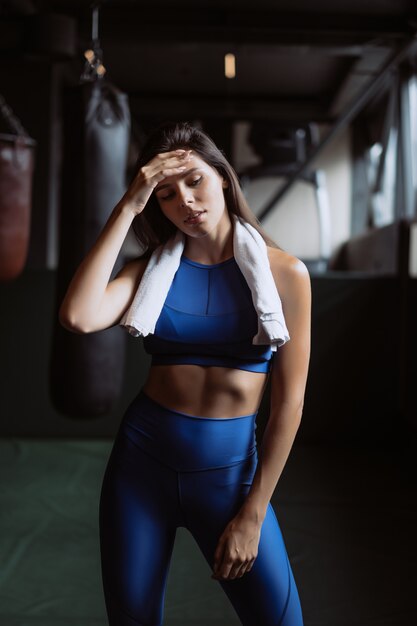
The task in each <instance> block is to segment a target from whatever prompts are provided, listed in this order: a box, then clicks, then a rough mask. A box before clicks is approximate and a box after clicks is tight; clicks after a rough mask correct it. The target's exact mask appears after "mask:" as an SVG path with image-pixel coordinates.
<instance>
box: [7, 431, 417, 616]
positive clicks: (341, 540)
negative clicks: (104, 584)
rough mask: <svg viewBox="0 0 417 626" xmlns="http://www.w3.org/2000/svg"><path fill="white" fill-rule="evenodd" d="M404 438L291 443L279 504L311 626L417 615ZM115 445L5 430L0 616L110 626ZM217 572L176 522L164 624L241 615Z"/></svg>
mask: <svg viewBox="0 0 417 626" xmlns="http://www.w3.org/2000/svg"><path fill="white" fill-rule="evenodd" d="M398 441H400V439H399V440H398ZM401 441H402V443H401V444H400V443H398V442H396V441H390V442H388V441H387V442H386V443H381V442H376V443H375V446H374V449H370V446H369V443H368V444H367V445H366V446H363V447H358V446H352V445H345V446H336V445H335V444H333V443H332V444H320V445H316V444H304V443H302V444H299V443H297V442H296V443H295V445H294V447H293V449H292V452H291V455H290V458H289V460H288V462H287V465H286V467H285V470H284V473H283V474H282V476H281V479H280V481H279V483H278V486H277V489H276V491H275V494H274V496H273V499H272V504H273V506H274V509H275V511H276V513H277V517H278V520H279V522H280V525H281V528H282V531H283V534H284V538H285V541H286V545H287V549H288V553H289V556H290V560H291V562H292V566H293V570H294V574H295V577H296V580H297V584H298V587H299V593H300V597H301V601H302V606H303V611H304V618H305V625H306V626H345V625H346V626H378V625H381V626H382V625H383V626H412V625H413V624H414V623H415V621H414V620H415V589H416V586H417V574H416V565H417V563H416V560H417V559H416V556H417V554H416V539H415V529H416V528H417V504H416V498H415V493H416V486H417V475H416V471H415V467H414V466H413V464H414V460H415V458H416V456H415V452H416V448H415V446H414V443H412V442H411V440H410V439H409V438H407V437H405V438H404V437H402V438H401ZM111 445H112V440H110V439H100V440H92V439H71V440H64V439H42V440H33V439H24V438H3V439H1V440H0V466H1V470H2V471H1V474H0V477H1V478H0V481H1V493H2V505H1V514H0V534H1V537H2V541H1V553H0V557H1V563H2V567H1V573H0V623H1V624H4V625H7V626H32V625H33V626H35V625H39V626H40V625H42V626H67V625H71V626H106V624H107V620H106V613H105V606H104V600H103V595H102V589H101V574H100V561H99V543H98V501H99V493H100V486H101V480H102V476H103V472H104V469H105V464H106V461H107V458H108V455H109V453H110V449H111ZM413 467H414V469H413ZM210 573H211V571H210V568H209V566H208V564H207V563H206V561H205V560H204V558H203V557H202V555H201V554H200V552H199V549H198V547H197V544H196V543H195V542H194V540H193V538H192V536H191V535H190V534H189V533H188V531H187V530H185V529H183V528H180V529H178V531H177V539H176V544H175V548H174V554H173V558H172V563H171V568H170V573H169V578H168V587H167V592H166V599H165V620H164V624H166V626H176V625H178V626H179V625H180V624H181V625H182V626H187V625H190V626H191V625H192V626H209V625H211V624H216V625H219V626H226V625H227V626H234V625H236V626H238V624H239V621H238V619H237V617H236V615H235V613H234V611H233V608H232V607H231V605H230V604H229V601H228V599H227V597H226V596H225V594H224V593H223V590H222V588H221V587H220V585H219V583H218V582H217V581H214V580H212V579H211V578H210Z"/></svg>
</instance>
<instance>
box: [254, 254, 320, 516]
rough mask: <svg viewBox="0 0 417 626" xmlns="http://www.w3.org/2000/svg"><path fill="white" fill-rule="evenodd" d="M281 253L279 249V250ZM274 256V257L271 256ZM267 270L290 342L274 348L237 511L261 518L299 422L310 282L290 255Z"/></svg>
mask: <svg viewBox="0 0 417 626" xmlns="http://www.w3.org/2000/svg"><path fill="white" fill-rule="evenodd" d="M281 254H282V253H281ZM277 260H278V259H277ZM271 270H272V273H273V275H274V278H275V281H276V284H277V289H278V290H279V293H280V295H281V299H282V304H283V311H284V316H285V321H286V323H287V327H288V331H289V334H290V341H288V342H287V343H285V344H284V345H283V346H282V347H281V348H278V354H276V355H275V357H274V361H273V364H272V368H271V374H270V376H271V404H270V414H269V418H268V422H267V425H266V427H265V430H264V434H263V439H262V445H261V449H260V453H259V460H258V466H257V469H256V472H255V475H254V479H253V483H252V486H251V489H250V491H249V493H248V495H247V498H246V500H245V503H244V505H243V507H242V514H244V515H248V516H249V517H250V518H251V519H253V520H254V521H256V522H262V521H263V519H264V517H265V515H266V510H267V506H268V502H269V501H270V499H271V497H272V494H273V492H274V490H275V487H276V485H277V482H278V480H279V478H280V476H281V473H282V470H283V469H284V466H285V463H286V461H287V458H288V456H289V453H290V450H291V447H292V445H293V442H294V439H295V436H296V434H297V430H298V427H299V425H300V421H301V416H302V411H303V404H304V393H305V387H306V383H307V374H308V366H309V360H310V333H311V284H310V276H309V273H308V270H307V268H306V266H305V265H304V263H303V262H302V261H300V260H299V259H296V258H295V257H291V260H290V262H289V263H286V264H285V266H284V267H283V265H282V263H280V262H277V263H275V262H272V263H271Z"/></svg>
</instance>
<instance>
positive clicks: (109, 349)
mask: <svg viewBox="0 0 417 626" xmlns="http://www.w3.org/2000/svg"><path fill="white" fill-rule="evenodd" d="M63 134H64V141H63V143H64V146H63V151H64V153H63V159H62V183H61V216H60V253H59V264H58V270H57V284H56V308H55V316H54V319H55V327H54V334H53V341H52V354H51V361H50V393H51V398H52V402H53V404H54V406H55V408H56V409H57V410H58V411H60V412H61V413H63V414H64V415H66V416H67V417H71V418H75V419H83V418H93V417H97V416H101V415H104V414H107V413H109V412H110V411H111V410H112V409H113V407H114V404H115V402H116V400H117V399H118V397H119V395H120V391H121V386H122V382H123V369H124V358H125V333H123V332H121V331H120V328H118V327H117V326H116V327H112V328H109V329H105V330H102V331H98V332H94V333H88V334H77V333H73V332H70V331H68V330H66V329H65V328H63V327H62V326H61V325H60V323H59V320H58V310H59V307H60V304H61V302H62V300H63V298H64V295H65V292H66V290H67V288H68V285H69V283H70V281H71V278H72V277H73V275H74V273H75V271H76V269H77V267H78V266H79V264H80V263H81V261H82V259H83V258H84V257H85V256H86V254H87V252H88V251H89V250H90V249H91V247H92V245H93V244H94V243H95V241H96V239H97V237H98V235H99V233H100V231H101V230H102V228H103V227H104V225H105V223H106V221H107V219H108V217H109V215H110V213H111V212H112V210H113V208H114V206H115V205H116V204H117V202H118V201H119V200H120V198H121V197H122V196H123V193H124V192H125V190H126V187H125V183H126V178H125V174H126V165H127V156H128V148H129V140H130V112H129V106H128V100H127V96H126V94H124V93H122V92H120V91H119V90H118V89H117V88H116V87H115V86H113V85H112V84H111V83H109V82H106V81H104V80H97V81H95V82H93V83H91V82H90V83H81V84H79V85H76V86H70V87H66V89H65V90H64V97H63ZM122 264H123V259H121V258H120V256H119V259H118V263H117V264H116V266H115V268H114V270H113V273H112V276H111V277H110V278H113V277H114V275H115V273H117V271H118V270H119V269H120V267H121V265H122Z"/></svg>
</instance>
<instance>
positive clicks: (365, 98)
mask: <svg viewBox="0 0 417 626" xmlns="http://www.w3.org/2000/svg"><path fill="white" fill-rule="evenodd" d="M416 54H417V37H416V36H414V37H413V38H412V40H411V41H408V42H407V43H405V44H404V45H402V46H401V47H400V48H399V49H397V50H396V51H395V52H394V53H393V54H392V55H391V57H390V59H389V60H388V61H387V63H386V64H385V66H384V67H383V69H382V70H381V72H380V74H378V76H376V77H375V78H374V80H372V82H371V83H370V84H369V85H368V86H367V87H366V88H365V89H363V91H362V92H361V93H360V94H359V96H358V97H357V98H356V99H355V100H354V101H353V102H352V103H351V104H350V105H349V106H348V107H347V109H346V110H345V111H344V112H343V113H342V114H341V115H340V116H339V118H338V119H337V120H336V122H335V123H334V125H333V127H332V128H331V129H330V130H329V132H328V133H327V135H326V136H325V137H324V139H323V140H322V141H321V142H320V143H319V144H318V145H317V146H316V147H315V148H314V149H313V150H312V151H311V153H310V154H309V155H308V157H307V159H306V160H305V161H304V162H303V163H302V164H301V165H300V167H299V168H298V169H297V170H296V171H295V172H294V174H293V175H292V176H291V177H290V178H289V179H288V180H287V181H286V182H285V183H284V184H283V185H282V187H281V188H280V189H279V191H278V192H277V193H276V194H275V195H274V196H273V197H272V198H271V199H270V200H269V202H268V203H267V204H266V205H265V206H264V207H263V209H262V210H261V211H260V212H259V213H258V219H259V220H263V219H264V218H265V217H266V216H267V215H268V213H270V212H271V211H272V209H273V208H274V207H275V206H276V204H277V203H278V202H279V201H280V200H281V199H282V197H283V196H284V194H286V193H287V191H288V190H289V189H290V188H291V187H292V185H293V184H294V183H295V182H296V181H297V180H298V178H299V177H300V176H301V174H303V173H304V172H305V171H306V170H307V168H308V167H309V166H310V164H311V163H312V161H314V159H315V158H316V157H317V156H318V155H319V154H320V153H321V152H322V151H323V150H324V148H325V147H326V146H327V145H328V144H329V143H330V142H331V141H332V140H333V139H334V138H335V137H336V136H337V135H338V134H339V133H340V132H341V131H342V130H344V129H345V128H346V126H347V125H348V124H349V123H350V122H351V121H352V120H353V119H354V118H355V117H356V116H357V115H358V113H359V112H360V111H362V109H363V108H364V107H365V106H366V105H367V104H368V103H369V102H370V100H371V99H372V98H373V97H374V96H375V95H376V94H378V93H379V92H380V91H381V90H383V89H384V88H386V86H387V84H389V82H390V75H391V72H393V71H394V70H395V69H396V68H397V66H398V65H400V63H402V62H403V61H405V60H406V59H407V58H408V57H409V56H412V55H416Z"/></svg>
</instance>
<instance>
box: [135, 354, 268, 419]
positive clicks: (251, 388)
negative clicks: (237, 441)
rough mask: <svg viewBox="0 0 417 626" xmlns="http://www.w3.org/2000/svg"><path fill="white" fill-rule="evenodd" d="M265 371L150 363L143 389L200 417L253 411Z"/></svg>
mask: <svg viewBox="0 0 417 626" xmlns="http://www.w3.org/2000/svg"><path fill="white" fill-rule="evenodd" d="M267 379H268V374H267V373H263V372H250V371H247V370H239V369H234V368H230V367H218V366H202V365H190V364H176V365H153V366H152V367H151V368H150V370H149V375H148V378H147V380H146V382H145V384H144V385H143V387H142V388H143V391H144V392H145V393H146V394H147V395H148V396H149V397H150V398H151V399H152V400H154V401H155V402H158V403H159V404H162V405H163V406H165V407H167V408H169V409H173V410H175V411H180V412H182V413H188V414H189V415H198V416H199V417H214V418H216V417H217V418H222V417H237V416H238V415H249V414H252V413H256V412H257V410H258V408H259V404H260V402H261V399H262V395H263V392H264V390H265V386H266V383H267Z"/></svg>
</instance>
